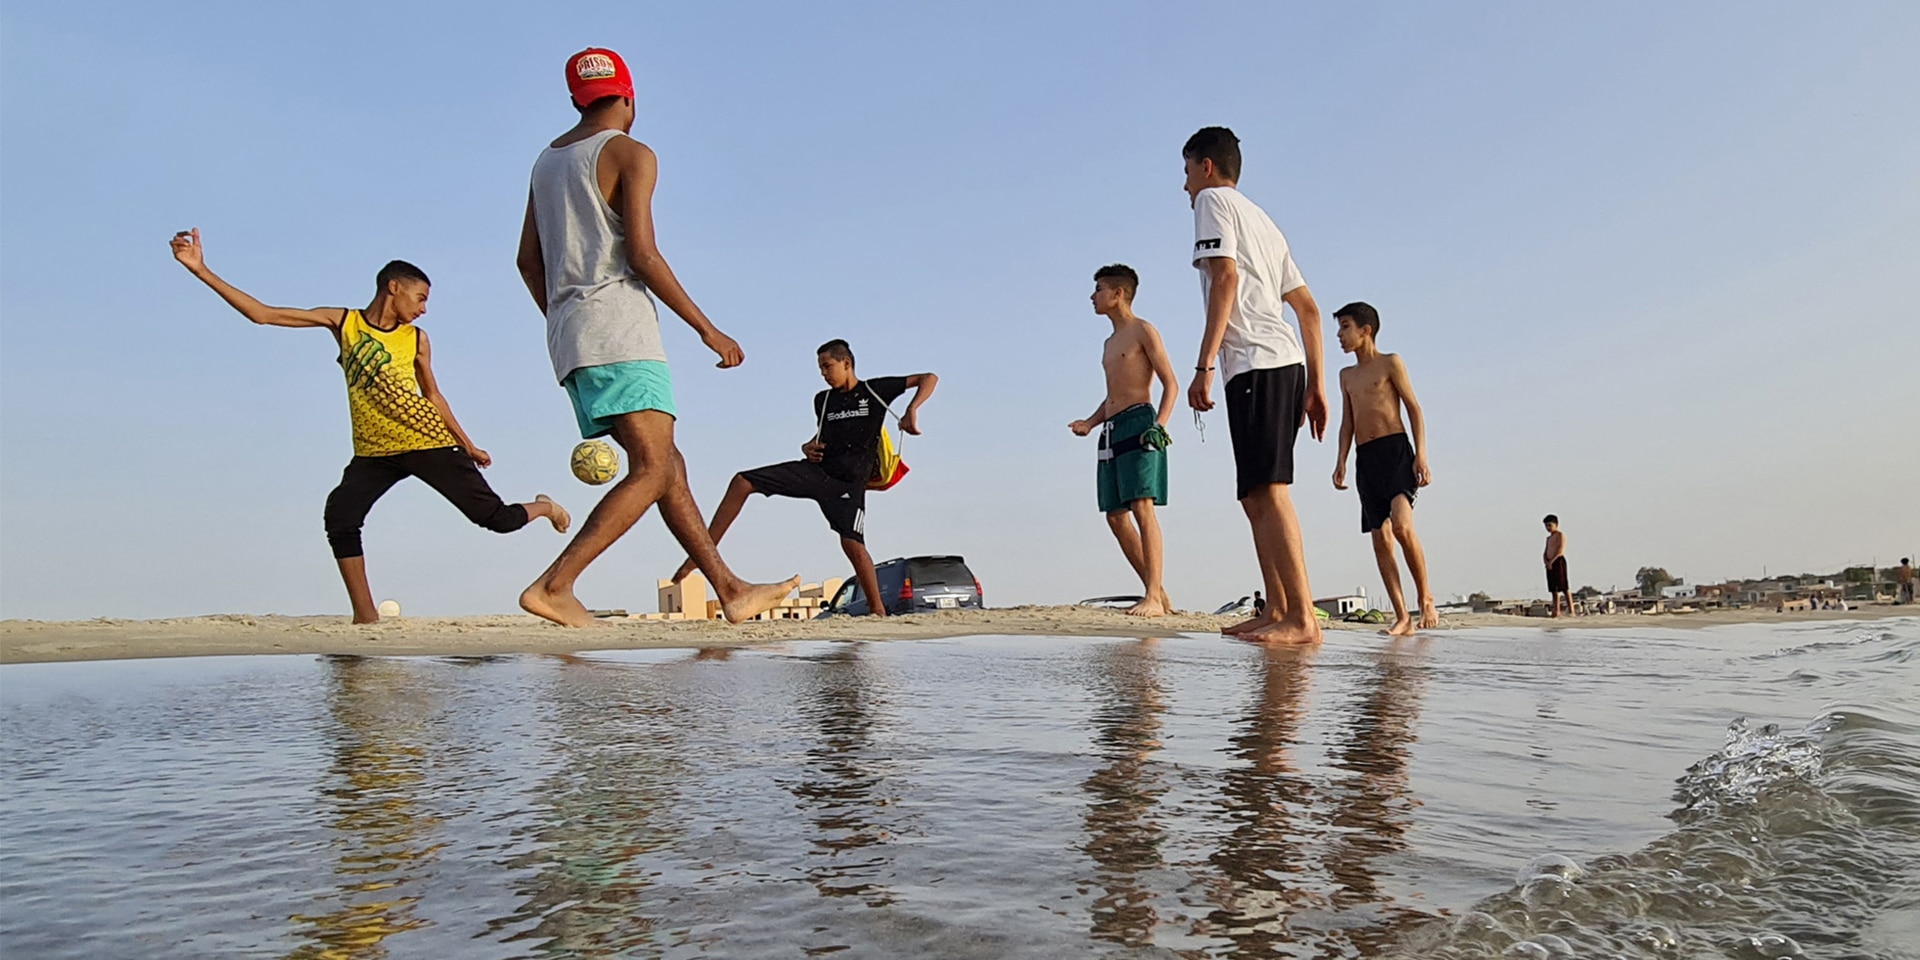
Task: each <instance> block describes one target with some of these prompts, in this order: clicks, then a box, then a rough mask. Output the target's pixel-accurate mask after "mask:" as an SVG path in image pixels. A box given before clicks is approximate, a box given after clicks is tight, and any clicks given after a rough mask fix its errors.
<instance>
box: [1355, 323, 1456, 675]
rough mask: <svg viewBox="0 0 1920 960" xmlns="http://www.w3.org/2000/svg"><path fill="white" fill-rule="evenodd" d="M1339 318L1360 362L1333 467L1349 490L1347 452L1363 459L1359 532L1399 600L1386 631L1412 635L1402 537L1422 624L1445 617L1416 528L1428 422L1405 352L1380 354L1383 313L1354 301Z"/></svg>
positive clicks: (1358, 481)
mask: <svg viewBox="0 0 1920 960" xmlns="http://www.w3.org/2000/svg"><path fill="white" fill-rule="evenodd" d="M1333 318H1334V320H1335V321H1336V322H1337V323H1338V328H1337V329H1336V331H1335V334H1334V335H1335V336H1336V337H1338V338H1339V340H1340V349H1341V350H1344V351H1346V352H1347V353H1351V354H1353V359H1354V364H1353V366H1351V367H1348V368H1346V369H1344V370H1342V371H1340V401H1341V405H1340V459H1339V462H1338V463H1337V464H1335V465H1334V468H1333V486H1334V488H1335V489H1337V490H1345V489H1346V488H1347V450H1348V448H1349V447H1353V448H1354V449H1355V451H1356V452H1357V453H1358V454H1359V458H1360V462H1359V469H1357V470H1356V471H1355V472H1354V473H1355V476H1354V486H1356V487H1358V488H1359V490H1360V532H1361V533H1366V534H1371V535H1372V536H1373V559H1374V562H1375V563H1377V564H1379V566H1380V579H1382V580H1384V581H1386V585H1387V598H1388V599H1390V600H1392V601H1393V626H1392V627H1389V628H1388V629H1387V633H1388V634H1389V635H1391V636H1396V637H1404V636H1407V635H1409V634H1411V633H1413V631H1414V623H1413V617H1412V615H1410V614H1409V613H1408V612H1407V597H1406V594H1405V593H1403V592H1402V591H1401V589H1400V565H1399V564H1398V563H1397V562H1396V561H1395V560H1394V558H1393V544H1394V541H1396V540H1398V541H1399V542H1400V546H1401V548H1402V549H1404V550H1406V552H1407V570H1408V572H1410V573H1412V574H1413V588H1414V591H1415V593H1416V595H1417V596H1418V597H1419V599H1420V627H1421V628H1422V629H1431V628H1433V627H1437V626H1439V625H1440V613H1439V611H1438V610H1437V609H1436V608H1435V607H1434V603H1433V594H1432V592H1430V591H1429V590H1428V589H1427V554H1426V552H1425V551H1424V550H1422V549H1420V537H1419V535H1418V534H1416V533H1414V531H1413V498H1414V497H1415V496H1416V495H1418V493H1419V492H1420V488H1421V487H1424V486H1426V485H1427V484H1428V482H1430V481H1431V480H1432V475H1431V474H1430V473H1429V472H1428V471H1427V423H1426V418H1425V417H1423V416H1422V415H1421V413H1420V402H1419V401H1418V400H1415V399H1414V397H1413V385H1412V383H1410V382H1409V381H1408V379H1407V366H1406V364H1404V363H1401V362H1400V355H1399V354H1395V353H1381V352H1380V348H1379V346H1378V345H1377V344H1376V343H1375V339H1374V338H1376V337H1378V336H1379V335H1380V314H1379V313H1378V312H1377V311H1375V310H1374V309H1373V307H1371V306H1369V305H1367V304H1364V303H1349V304H1347V305H1346V306H1344V307H1341V308H1340V309H1338V310H1336V311H1334V313H1333ZM1403 406H1404V407H1406V408H1407V420H1409V421H1411V422H1412V423H1413V441H1412V442H1411V443H1409V442H1408V441H1407V428H1406V426H1405V425H1404V424H1402V423H1401V420H1400V408H1401V407H1403Z"/></svg>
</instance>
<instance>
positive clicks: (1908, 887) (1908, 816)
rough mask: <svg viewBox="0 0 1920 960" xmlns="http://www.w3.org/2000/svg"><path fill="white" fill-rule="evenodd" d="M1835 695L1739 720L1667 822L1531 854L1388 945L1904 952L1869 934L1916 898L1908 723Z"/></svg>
mask: <svg viewBox="0 0 1920 960" xmlns="http://www.w3.org/2000/svg"><path fill="white" fill-rule="evenodd" d="M1914 719H1915V718H1914V717H1912V716H1911V715H1910V714H1909V712H1908V711H1905V710H1903V709H1901V708H1886V707H1876V708H1871V709H1869V708H1864V707H1855V706H1835V707H1832V708H1830V709H1828V710H1827V711H1825V712H1823V713H1822V714H1821V715H1820V716H1818V717H1815V718H1814V719H1813V720H1812V721H1810V722H1808V723H1807V724H1806V725H1805V726H1803V727H1801V728H1800V729H1797V730H1782V729H1780V728H1779V727H1777V726H1775V725H1772V724H1766V725H1761V726H1754V725H1752V724H1750V723H1749V722H1748V721H1747V720H1746V718H1744V717H1743V718H1740V719H1737V720H1735V721H1734V722H1733V723H1732V724H1731V725H1730V726H1729V727H1728V730H1727V742H1726V744H1725V745H1724V746H1723V747H1721V748H1720V749H1719V750H1717V751H1715V752H1714V753H1713V754H1712V755H1710V756H1708V757H1706V758H1704V759H1702V760H1700V761H1699V762H1698V763H1695V764H1693V765H1692V766H1691V767H1688V768H1687V770H1686V772H1685V773H1684V774H1683V775H1682V776H1681V777H1680V778H1679V779H1678V780H1677V782H1676V786H1675V790H1674V799H1675V801H1676V802H1677V803H1678V804H1679V806H1678V807H1677V808H1675V809H1674V811H1673V812H1672V813H1670V814H1669V817H1670V818H1671V819H1672V820H1673V821H1674V822H1675V824H1676V825H1677V829H1675V830H1674V831H1673V832H1671V833H1669V834H1667V835H1665V836H1663V837H1661V838H1659V839H1658V840H1655V841H1654V842H1652V843H1650V844H1648V845H1647V846H1646V847H1643V848H1642V849H1640V850H1637V851H1635V852H1632V853H1627V854H1618V855H1608V856H1602V857H1597V858H1595V859H1593V860H1592V861H1591V862H1588V863H1584V864H1582V863H1579V862H1577V861H1575V860H1574V859H1572V858H1570V857H1566V856H1562V855H1558V854H1545V855H1542V856H1540V857H1537V858H1535V859H1534V860H1532V861H1531V862H1529V863H1528V864H1526V865H1525V866H1524V867H1522V868H1520V870H1519V871H1518V872H1517V874H1516V875H1515V878H1514V886H1513V887H1512V888H1511V889H1509V890H1507V891H1505V892H1503V893H1500V894H1497V895H1494V896H1492V897H1488V898H1486V899H1485V900H1482V901H1481V902H1479V903H1477V904H1475V905H1474V906H1473V908H1472V909H1470V910H1468V911H1467V912H1465V913H1463V914H1461V915H1459V916H1455V917H1449V918H1444V919H1441V920H1437V921H1435V922H1432V923H1430V924H1427V925H1425V926H1424V927H1422V928H1419V929H1416V930H1414V931H1412V932H1411V933H1410V934H1409V935H1408V936H1407V938H1406V939H1405V940H1404V941H1403V942H1402V943H1401V944H1400V945H1399V946H1398V947H1397V948H1396V950H1397V952H1394V953H1392V954H1390V955H1391V956H1396V957H1408V958H1414V957H1418V958H1422V960H1451V958H1479V957H1519V958H1532V960H1554V958H1560V957H1588V956H1605V957H1613V956H1622V957H1661V958H1666V957H1691V956H1727V957H1735V958H1756V960H1757V958H1775V957H1811V956H1844V957H1848V958H1857V960H1903V958H1907V960H1910V958H1912V957H1913V956H1915V954H1913V953H1912V952H1911V949H1912V945H1911V944H1894V943H1891V942H1885V938H1876V936H1875V935H1874V933H1873V931H1874V930H1875V928H1876V922H1877V921H1879V920H1880V919H1881V918H1882V916H1883V915H1890V914H1900V915H1910V914H1911V913H1912V911H1914V910H1915V909H1916V908H1920V889H1917V888H1916V884H1915V882H1914V877H1915V876H1916V869H1920V723H1915V722H1914Z"/></svg>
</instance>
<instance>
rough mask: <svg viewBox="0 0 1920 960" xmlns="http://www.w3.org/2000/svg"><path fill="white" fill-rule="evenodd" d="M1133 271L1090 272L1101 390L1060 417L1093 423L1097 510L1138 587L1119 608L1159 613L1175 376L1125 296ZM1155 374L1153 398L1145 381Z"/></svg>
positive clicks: (1079, 430)
mask: <svg viewBox="0 0 1920 960" xmlns="http://www.w3.org/2000/svg"><path fill="white" fill-rule="evenodd" d="M1139 289H1140V276H1139V275H1138V274H1136V273H1134V272H1133V268H1132V267H1129V266H1127V265H1125V264H1120V263H1116V264H1112V265H1110V266H1105V267H1101V268H1100V269H1099V270H1096V271H1094V274H1093V312H1094V313H1097V314H1099V315H1101V316H1103V317H1106V318H1107V319H1108V320H1111V321H1113V335H1112V336H1110V337H1108V338H1107V342H1106V346H1105V348H1104V350H1103V352H1102V353H1101V355H1100V366H1101V367H1102V368H1103V369H1105V370H1106V372H1107V395H1106V397H1105V398H1103V399H1102V400H1101V401H1100V405H1099V406H1097V407H1094V408H1093V416H1091V417H1088V418H1087V419H1085V420H1075V421H1073V422H1072V423H1069V424H1067V429H1069V430H1072V431H1073V432H1074V434H1075V435H1076V436H1082V437H1084V436H1086V435H1087V434H1089V433H1092V432H1093V428H1095V427H1101V428H1102V429H1101V431H1100V452H1099V460H1098V466H1097V468H1096V481H1095V483H1096V486H1097V487H1098V490H1099V499H1100V512H1102V513H1104V514H1106V515H1107V526H1108V527H1109V528H1111V529H1112V530H1113V537H1114V539H1116V540H1118V541H1120V552H1121V553H1123V554H1126V557H1127V562H1128V563H1129V564H1132V565H1133V572H1134V573H1136V574H1139V576H1140V583H1141V586H1142V587H1143V588H1144V590H1143V592H1142V593H1141V599H1140V602H1139V603H1136V604H1134V605H1133V606H1131V607H1128V608H1127V613H1128V614H1130V615H1132V616H1136V617H1162V616H1166V615H1167V614H1169V613H1172V612H1173V601H1172V600H1170V599H1168V597H1167V591H1166V588H1165V587H1164V586H1163V585H1162V584H1161V582H1160V569H1161V556H1162V551H1161V548H1160V521H1159V519H1158V518H1157V517H1156V516H1155V514H1154V507H1156V506H1161V507H1164V506H1166V505H1167V445H1168V444H1169V443H1171V442H1172V438H1171V437H1169V436H1168V435H1167V419H1168V418H1169V417H1171V416H1173V402H1174V398H1175V397H1177V396H1179V395H1180V384H1179V382H1178V381H1176V380H1175V379H1174V376H1173V361H1172V360H1169V359H1168V358H1167V348H1166V346H1165V345H1164V344H1162V343H1161V342H1160V331H1158V330H1155V329H1154V328H1153V324H1151V323H1148V322H1147V321H1145V320H1142V319H1140V318H1139V317H1137V316H1134V313H1133V296H1134V294H1135V293H1136V292H1138V291H1139ZM1155 378H1158V379H1159V380H1160V406H1159V407H1158V408H1157V409H1156V408H1155V407H1154V406H1153V404H1152V403H1151V402H1149V401H1151V400H1152V399H1153V381H1154V379H1155Z"/></svg>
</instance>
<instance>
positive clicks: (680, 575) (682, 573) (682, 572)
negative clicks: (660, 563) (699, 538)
mask: <svg viewBox="0 0 1920 960" xmlns="http://www.w3.org/2000/svg"><path fill="white" fill-rule="evenodd" d="M693 570H694V563H693V558H692V557H688V558H687V562H686V563H683V564H681V565H680V569H678V570H675V571H674V572H673V582H674V583H679V582H680V581H682V580H685V579H686V578H688V577H690V576H692V575H693Z"/></svg>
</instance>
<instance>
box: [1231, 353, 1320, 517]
mask: <svg viewBox="0 0 1920 960" xmlns="http://www.w3.org/2000/svg"><path fill="white" fill-rule="evenodd" d="M1306 407H1307V365H1306V364H1304V363H1295V364H1289V365H1288V366H1284V367H1270V368H1267V369H1262V370H1248V371H1247V372H1246V373H1243V374H1240V375H1239V376H1237V377H1234V378H1233V379H1232V380H1228V381H1227V431H1228V432H1229V433H1230V434H1232V436H1233V472H1234V477H1235V479H1236V480H1237V481H1238V483H1237V486H1238V488H1239V492H1238V493H1237V494H1235V498H1236V499H1240V500H1245V499H1246V498H1247V494H1249V493H1252V492H1253V488H1254V487H1258V486H1263V485H1265V484H1269V483H1292V482H1293V441H1294V438H1295V437H1296V436H1298V435H1299V433H1300V414H1301V412H1302V411H1304V410H1305V409H1306Z"/></svg>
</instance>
